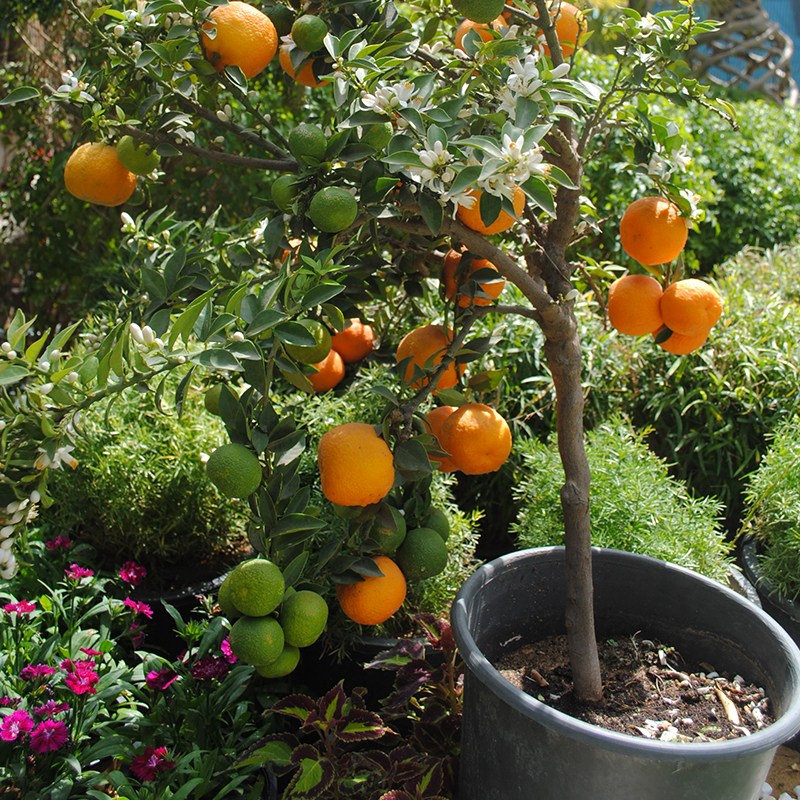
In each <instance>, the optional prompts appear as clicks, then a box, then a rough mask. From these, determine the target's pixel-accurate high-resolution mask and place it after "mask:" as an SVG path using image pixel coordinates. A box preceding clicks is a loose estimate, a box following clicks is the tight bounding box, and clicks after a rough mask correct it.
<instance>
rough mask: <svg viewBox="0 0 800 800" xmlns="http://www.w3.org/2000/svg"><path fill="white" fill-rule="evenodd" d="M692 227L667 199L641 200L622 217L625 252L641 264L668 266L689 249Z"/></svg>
mask: <svg viewBox="0 0 800 800" xmlns="http://www.w3.org/2000/svg"><path fill="white" fill-rule="evenodd" d="M688 236H689V226H688V225H687V224H686V220H685V219H684V218H683V217H682V216H680V209H679V208H678V206H676V205H675V204H674V203H670V201H669V200H667V199H666V198H664V197H640V198H639V199H638V200H634V201H633V202H632V203H631V204H630V205H629V206H628V207H627V208H626V209H625V213H624V214H623V215H622V221H621V222H620V223H619V238H620V242H621V244H622V249H623V250H624V251H625V252H626V253H627V254H628V255H629V256H630V257H631V258H635V259H636V260H637V261H638V262H639V263H640V264H645V265H647V266H654V265H655V264H668V263H669V262H670V261H672V260H673V259H674V258H677V256H678V253H680V252H681V250H683V248H684V247H685V246H686V239H687V238H688Z"/></svg>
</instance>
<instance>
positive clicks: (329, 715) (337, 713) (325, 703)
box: [317, 681, 347, 723]
mask: <svg viewBox="0 0 800 800" xmlns="http://www.w3.org/2000/svg"><path fill="white" fill-rule="evenodd" d="M342 683H343V682H342V681H339V683H337V684H336V686H334V687H333V688H332V689H330V690H329V691H328V692H326V693H325V694H324V695H323V696H322V698H321V699H320V701H319V704H318V706H317V707H318V709H319V716H320V719H321V720H323V721H324V722H328V723H330V722H333V721H334V720H336V719H338V718H339V717H341V716H342V714H344V713H346V711H347V709H346V706H347V695H346V694H345V693H344V687H343V686H342Z"/></svg>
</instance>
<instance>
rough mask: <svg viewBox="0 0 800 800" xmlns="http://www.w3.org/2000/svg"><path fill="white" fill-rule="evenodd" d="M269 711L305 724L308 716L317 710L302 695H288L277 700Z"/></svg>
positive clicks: (308, 698) (312, 703)
mask: <svg viewBox="0 0 800 800" xmlns="http://www.w3.org/2000/svg"><path fill="white" fill-rule="evenodd" d="M270 710H271V711H274V712H275V713H276V714H284V715H285V716H287V717H294V718H295V719H299V720H300V721H301V722H305V721H306V719H308V716H309V714H311V713H313V712H314V711H316V710H317V704H316V703H315V702H314V701H313V700H312V699H311V698H310V697H307V696H306V695H304V694H290V695H288V696H287V697H284V698H282V699H281V700H278V702H277V703H275V705H274V706H272V708H271V709H270Z"/></svg>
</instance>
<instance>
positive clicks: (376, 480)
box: [317, 422, 394, 506]
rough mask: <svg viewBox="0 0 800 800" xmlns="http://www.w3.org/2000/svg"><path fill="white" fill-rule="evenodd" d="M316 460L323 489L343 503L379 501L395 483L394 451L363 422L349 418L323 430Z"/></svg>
mask: <svg viewBox="0 0 800 800" xmlns="http://www.w3.org/2000/svg"><path fill="white" fill-rule="evenodd" d="M317 461H318V463H319V477H320V482H321V484H322V493H323V494H324V495H325V497H327V498H328V500H330V501H331V502H332V503H337V504H338V505H340V506H367V505H369V504H370V503H377V502H378V501H379V500H382V499H383V498H384V497H385V496H386V495H387V494H388V493H389V490H390V489H391V488H392V484H394V458H393V456H392V451H391V450H390V449H389V446H388V445H387V444H386V442H385V441H384V440H383V439H381V437H380V436H378V434H377V433H375V428H373V427H372V425H367V424H365V423H363V422H347V423H345V424H344V425H337V426H336V427H335V428H331V429H330V430H329V431H327V432H326V433H324V434H323V436H322V438H321V439H320V441H319V446H318V447H317Z"/></svg>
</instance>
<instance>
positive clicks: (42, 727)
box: [31, 719, 69, 753]
mask: <svg viewBox="0 0 800 800" xmlns="http://www.w3.org/2000/svg"><path fill="white" fill-rule="evenodd" d="M67 739H69V731H68V730H67V726H66V725H65V724H64V723H63V722H61V721H60V720H52V719H46V720H45V721H44V722H40V723H39V724H38V725H37V726H36V727H35V728H34V729H33V732H32V733H31V750H33V752H34V753H49V752H50V751H51V750H58V748H59V747H63V746H64V745H65V744H66V743H67Z"/></svg>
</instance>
